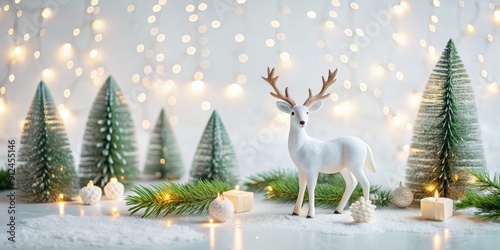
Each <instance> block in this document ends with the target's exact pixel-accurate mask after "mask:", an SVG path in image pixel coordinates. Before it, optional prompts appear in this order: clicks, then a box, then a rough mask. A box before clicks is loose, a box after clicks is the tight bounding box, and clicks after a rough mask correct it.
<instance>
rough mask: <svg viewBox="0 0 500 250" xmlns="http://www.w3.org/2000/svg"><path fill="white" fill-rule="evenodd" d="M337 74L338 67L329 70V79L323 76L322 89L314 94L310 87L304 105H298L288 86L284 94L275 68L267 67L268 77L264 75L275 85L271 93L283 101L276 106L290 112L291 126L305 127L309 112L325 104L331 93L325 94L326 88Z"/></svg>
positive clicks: (267, 80) (266, 79) (272, 85)
mask: <svg viewBox="0 0 500 250" xmlns="http://www.w3.org/2000/svg"><path fill="white" fill-rule="evenodd" d="M336 76H337V69H336V70H335V71H333V72H332V71H331V70H329V71H328V79H327V80H325V78H324V77H322V78H323V87H322V88H321V91H320V92H319V93H318V94H316V95H314V96H313V94H312V91H311V89H309V97H308V98H307V100H306V101H305V102H304V104H303V105H296V104H295V102H294V101H293V99H292V98H291V97H290V96H289V95H288V87H286V88H285V95H283V94H282V93H281V92H280V90H279V89H278V87H277V86H276V81H277V80H278V77H279V76H276V77H274V68H273V69H271V70H270V69H269V68H267V78H266V77H262V79H264V80H265V81H266V82H268V83H269V84H270V85H271V87H273V89H274V91H275V93H273V92H271V95H272V96H273V97H275V98H278V99H280V100H283V101H277V102H276V106H278V108H279V109H280V110H281V111H283V112H285V113H288V114H290V118H291V119H290V121H291V126H295V127H300V128H305V127H306V126H307V122H308V121H309V112H315V111H317V110H319V109H320V108H321V105H322V104H323V101H322V100H323V99H325V98H327V97H328V96H329V95H330V94H325V91H326V89H328V88H329V87H330V86H332V85H333V83H335V80H336V79H335V77H336Z"/></svg>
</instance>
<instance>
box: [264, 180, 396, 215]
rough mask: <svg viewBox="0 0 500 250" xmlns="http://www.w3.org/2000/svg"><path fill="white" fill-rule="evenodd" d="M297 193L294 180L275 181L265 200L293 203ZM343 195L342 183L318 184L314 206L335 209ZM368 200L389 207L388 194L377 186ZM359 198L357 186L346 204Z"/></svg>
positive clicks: (297, 187) (361, 193)
mask: <svg viewBox="0 0 500 250" xmlns="http://www.w3.org/2000/svg"><path fill="white" fill-rule="evenodd" d="M298 191H299V182H298V180H297V179H295V180H277V181H274V182H273V183H271V185H270V186H269V188H268V189H267V193H266V195H265V196H266V198H267V199H269V200H275V201H279V202H284V203H294V202H295V201H296V200H297V195H298ZM343 193H344V185H343V183H338V184H327V183H319V184H317V185H316V190H315V204H316V206H319V207H323V208H335V207H336V206H338V204H339V202H340V200H341V199H342V195H343ZM370 194H371V198H370V200H371V201H372V202H373V204H374V205H376V206H378V207H387V206H389V205H390V192H389V191H386V190H382V189H381V187H379V186H372V187H371V189H370ZM360 196H363V191H362V189H361V188H360V187H359V186H357V187H356V189H354V192H353V193H352V195H351V198H350V199H349V202H348V203H352V202H354V201H356V199H357V198H358V197H360ZM308 201H309V194H308V191H307V190H306V194H305V195H304V202H308Z"/></svg>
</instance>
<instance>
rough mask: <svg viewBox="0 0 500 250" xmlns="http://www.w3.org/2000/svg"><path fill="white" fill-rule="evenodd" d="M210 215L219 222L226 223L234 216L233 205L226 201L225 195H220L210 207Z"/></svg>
mask: <svg viewBox="0 0 500 250" xmlns="http://www.w3.org/2000/svg"><path fill="white" fill-rule="evenodd" d="M208 213H209V214H210V216H211V217H212V219H214V220H215V221H217V222H225V221H227V220H228V219H229V218H231V216H233V214H234V206H233V203H232V202H231V201H230V200H229V199H225V198H224V195H218V196H217V198H215V200H213V201H212V202H211V203H210V205H209V206H208Z"/></svg>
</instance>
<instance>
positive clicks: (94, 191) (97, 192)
mask: <svg viewBox="0 0 500 250" xmlns="http://www.w3.org/2000/svg"><path fill="white" fill-rule="evenodd" d="M101 195H102V190H101V188H100V187H97V186H94V182H93V181H89V183H88V184H87V186H86V187H83V188H82V189H80V198H81V199H82V201H83V204H86V205H95V204H97V202H99V201H100V200H101Z"/></svg>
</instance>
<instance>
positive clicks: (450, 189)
mask: <svg viewBox="0 0 500 250" xmlns="http://www.w3.org/2000/svg"><path fill="white" fill-rule="evenodd" d="M484 167H485V158H484V150H483V144H482V139H481V131H480V127H479V122H478V119H477V110H476V103H475V100H474V93H473V90H472V87H471V85H470V80H469V78H468V75H467V72H466V71H465V68H464V65H463V63H462V60H461V59H460V57H459V56H458V53H457V50H456V48H455V45H454V43H453V41H452V40H450V41H449V42H448V44H447V45H446V48H445V50H444V52H443V54H442V55H441V58H440V59H439V61H438V63H437V65H436V67H435V69H434V72H433V73H432V74H431V76H430V78H429V82H428V84H427V86H426V88H425V91H424V94H423V96H422V101H421V103H420V109H419V112H418V115H417V119H416V121H415V126H414V131H413V138H412V141H411V146H410V155H409V157H408V168H407V171H406V181H407V186H408V187H409V188H411V189H412V191H413V192H414V194H415V198H417V199H420V198H423V197H426V196H433V195H434V192H435V190H437V191H438V192H439V194H440V196H445V197H449V198H452V199H458V198H460V197H462V196H463V193H464V191H465V189H466V187H467V186H468V184H469V182H470V181H471V177H470V175H469V174H467V173H465V170H473V169H483V168H484Z"/></svg>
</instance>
